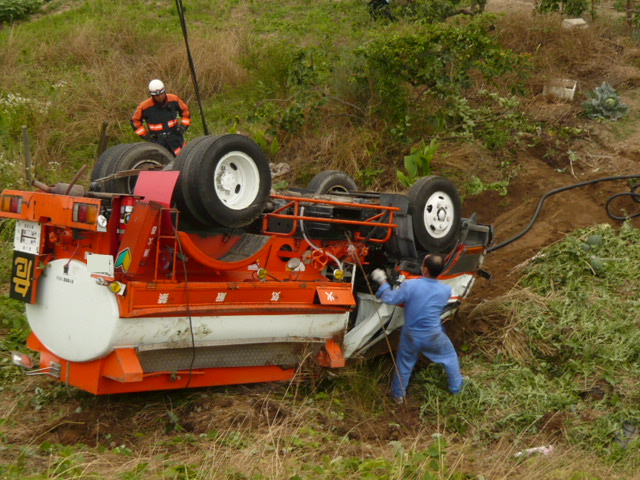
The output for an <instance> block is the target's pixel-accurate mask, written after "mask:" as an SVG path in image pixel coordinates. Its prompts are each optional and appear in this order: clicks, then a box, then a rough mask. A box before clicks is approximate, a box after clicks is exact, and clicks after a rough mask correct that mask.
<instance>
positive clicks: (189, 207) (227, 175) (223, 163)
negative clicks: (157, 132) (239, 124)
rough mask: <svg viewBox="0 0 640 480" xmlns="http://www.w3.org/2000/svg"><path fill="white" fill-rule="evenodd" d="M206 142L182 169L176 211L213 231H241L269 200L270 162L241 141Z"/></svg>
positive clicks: (185, 159) (230, 137) (233, 138)
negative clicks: (213, 229) (217, 227)
mask: <svg viewBox="0 0 640 480" xmlns="http://www.w3.org/2000/svg"><path fill="white" fill-rule="evenodd" d="M203 138H204V140H201V141H200V142H198V144H197V145H196V146H195V147H194V148H193V150H191V151H190V152H187V155H185V156H184V157H183V158H182V160H181V161H180V162H179V163H178V166H179V169H180V172H181V175H180V180H179V181H178V190H179V192H178V193H177V195H176V199H177V201H176V203H177V206H178V209H180V210H181V211H183V212H184V213H186V214H187V215H188V216H189V217H191V218H193V219H195V220H197V221H198V222H200V223H204V224H207V225H211V226H218V225H221V226H224V227H231V228H237V227H244V226H246V225H248V224H250V223H251V222H253V221H254V220H255V219H257V218H258V217H259V216H260V214H261V213H262V212H263V210H264V208H265V205H266V203H267V201H268V199H269V193H270V190H271V171H270V170H269V162H268V160H267V157H266V156H265V154H264V152H263V151H262V150H261V149H260V147H259V146H258V145H257V144H256V143H255V142H254V141H253V140H251V139H250V138H248V137H245V136H243V135H235V134H230V135H222V136H207V137H203ZM181 156H182V153H181ZM178 202H179V204H178Z"/></svg>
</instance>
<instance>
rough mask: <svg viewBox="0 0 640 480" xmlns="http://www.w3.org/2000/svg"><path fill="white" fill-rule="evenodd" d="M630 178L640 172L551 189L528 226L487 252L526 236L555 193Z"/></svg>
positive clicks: (539, 204)
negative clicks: (548, 199)
mask: <svg viewBox="0 0 640 480" xmlns="http://www.w3.org/2000/svg"><path fill="white" fill-rule="evenodd" d="M630 178H640V174H635V175H617V176H614V177H602V178H596V179H595V180H588V181H586V182H580V183H575V184H573V185H568V186H566V187H560V188H556V189H555V190H551V191H549V192H547V193H545V194H544V195H543V196H542V197H541V198H540V201H538V206H537V208H536V211H535V213H534V214H533V218H532V219H531V222H529V225H527V227H526V228H525V229H524V230H523V231H521V232H520V233H518V234H517V235H516V236H514V237H512V238H510V239H508V240H505V241H504V242H502V243H499V244H498V245H494V246H493V247H489V248H487V253H491V252H495V251H496V250H498V249H499V248H502V247H506V246H507V245H509V244H511V243H513V242H515V241H516V240H518V239H519V238H521V237H523V236H524V235H525V234H526V233H527V232H528V231H529V230H531V227H533V224H534V223H536V220H537V219H538V215H540V211H541V210H542V206H543V205H544V201H545V200H546V199H547V198H549V197H551V196H552V195H555V194H557V193H561V192H565V191H567V190H572V189H574V188H579V187H585V186H587V185H593V184H595V183H600V182H611V181H614V180H627V179H630ZM635 188H637V187H634V190H635ZM618 195H621V194H618ZM622 195H633V196H634V198H635V196H636V195H638V196H640V195H639V194H637V193H633V192H630V193H626V194H622ZM614 197H615V195H614ZM614 197H611V198H610V199H609V201H608V202H607V205H608V204H609V202H610V201H611V200H613V198H614ZM607 213H608V214H609V216H610V217H611V218H614V219H616V217H613V216H612V215H611V214H610V213H609V211H608V210H607ZM638 215H640V214H638ZM634 216H637V215H634ZM626 218H627V217H624V218H622V220H625V219H626ZM629 218H633V217H629Z"/></svg>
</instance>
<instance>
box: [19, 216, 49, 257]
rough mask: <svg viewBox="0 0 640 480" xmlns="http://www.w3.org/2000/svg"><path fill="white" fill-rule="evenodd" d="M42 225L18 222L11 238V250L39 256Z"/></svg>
mask: <svg viewBox="0 0 640 480" xmlns="http://www.w3.org/2000/svg"><path fill="white" fill-rule="evenodd" d="M41 234H42V225H41V224H40V223H38V222H29V221H27V220H18V221H17V222H16V230H15V235H14V237H13V249H14V250H15V251H17V252H23V253H31V254H33V255H40V237H41Z"/></svg>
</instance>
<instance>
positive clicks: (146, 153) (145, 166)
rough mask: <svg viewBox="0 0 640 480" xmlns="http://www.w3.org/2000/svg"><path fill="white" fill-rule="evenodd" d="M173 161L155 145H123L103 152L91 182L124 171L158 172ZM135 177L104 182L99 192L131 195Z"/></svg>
mask: <svg viewBox="0 0 640 480" xmlns="http://www.w3.org/2000/svg"><path fill="white" fill-rule="evenodd" d="M172 161H173V155H172V154H171V153H170V152H169V151H168V150H167V149H166V148H164V147H162V146H160V145H157V144H155V143H146V142H144V143H125V144H121V145H116V146H114V147H111V148H109V149H107V150H105V151H104V153H103V154H102V155H100V158H99V159H98V162H97V163H96V166H95V168H94V169H93V173H92V174H91V180H92V181H95V180H97V179H99V178H103V177H107V176H109V175H113V174H114V173H118V172H123V171H125V170H159V169H161V168H162V167H164V166H166V165H168V164H169V163H171V162H172ZM137 179H138V176H137V175H134V176H130V177H123V178H117V179H115V180H109V181H107V182H104V185H103V186H102V188H101V187H100V185H99V184H98V186H97V188H99V189H100V190H101V191H106V192H112V193H124V194H132V193H133V190H134V188H135V185H136V180H137Z"/></svg>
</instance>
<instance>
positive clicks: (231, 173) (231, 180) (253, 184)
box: [213, 152, 260, 210]
mask: <svg viewBox="0 0 640 480" xmlns="http://www.w3.org/2000/svg"><path fill="white" fill-rule="evenodd" d="M213 188H214V189H215V192H216V195H217V196H218V198H219V199H220V201H221V202H222V203H223V204H224V205H225V206H226V207H227V208H230V209H231V210H242V209H244V208H247V207H248V206H249V205H251V204H252V203H253V201H254V200H255V199H256V197H257V196H258V191H259V189H260V172H258V167H257V166H256V163H255V162H254V161H253V159H252V158H251V157H250V156H249V155H247V154H246V153H243V152H230V153H227V154H226V155H225V156H224V157H222V158H221V159H220V161H219V162H218V165H217V166H216V170H215V172H214V173H213Z"/></svg>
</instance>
